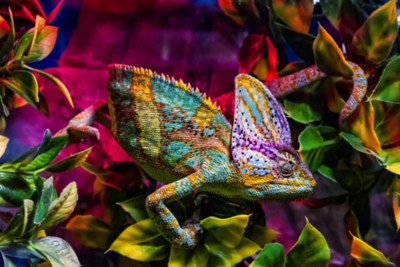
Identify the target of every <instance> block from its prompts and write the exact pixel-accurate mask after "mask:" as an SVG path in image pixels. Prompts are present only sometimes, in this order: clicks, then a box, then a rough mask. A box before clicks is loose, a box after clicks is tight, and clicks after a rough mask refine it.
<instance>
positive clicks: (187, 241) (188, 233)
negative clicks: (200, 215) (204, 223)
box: [177, 223, 204, 249]
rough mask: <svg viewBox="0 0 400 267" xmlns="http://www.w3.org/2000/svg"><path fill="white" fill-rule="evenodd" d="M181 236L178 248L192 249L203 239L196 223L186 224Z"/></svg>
mask: <svg viewBox="0 0 400 267" xmlns="http://www.w3.org/2000/svg"><path fill="white" fill-rule="evenodd" d="M182 231H183V234H182V236H181V239H180V240H179V242H178V244H177V245H178V246H179V247H180V248H186V249H193V248H195V247H196V246H197V244H198V243H199V242H200V240H201V239H202V237H203V234H204V230H203V228H201V226H200V225H199V224H198V223H195V224H187V225H185V226H184V227H183V228H182Z"/></svg>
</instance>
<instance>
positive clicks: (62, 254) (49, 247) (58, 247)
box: [30, 236, 81, 267]
mask: <svg viewBox="0 0 400 267" xmlns="http://www.w3.org/2000/svg"><path fill="white" fill-rule="evenodd" d="M30 246H31V247H32V248H34V249H35V250H36V251H38V252H40V254H42V255H43V256H44V257H45V258H46V259H47V260H48V261H49V262H50V264H51V266H52V267H65V266H69V267H75V266H76V267H79V266H81V264H80V263H79V259H78V257H77V256H76V254H75V252H74V250H73V249H72V248H71V246H70V245H69V244H68V243H67V242H66V241H65V240H63V239H61V238H59V237H55V236H46V237H43V238H39V239H34V240H32V241H31V242H30Z"/></svg>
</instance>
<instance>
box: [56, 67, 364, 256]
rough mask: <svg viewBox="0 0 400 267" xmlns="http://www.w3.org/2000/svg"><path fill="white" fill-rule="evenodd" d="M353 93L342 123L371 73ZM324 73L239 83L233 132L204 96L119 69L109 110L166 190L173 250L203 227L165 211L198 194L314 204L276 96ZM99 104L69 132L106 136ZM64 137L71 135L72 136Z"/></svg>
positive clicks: (122, 137)
mask: <svg viewBox="0 0 400 267" xmlns="http://www.w3.org/2000/svg"><path fill="white" fill-rule="evenodd" d="M351 66H352V67H353V70H354V89H353V93H352V95H351V97H350V99H349V100H348V101H347V103H346V104H345V107H344V108H343V110H342V112H341V116H340V118H341V119H342V120H344V119H345V118H346V117H347V116H348V115H349V114H351V112H353V111H354V109H355V108H356V106H357V105H358V103H359V102H360V101H361V99H362V97H363V94H365V90H366V78H365V75H364V74H363V72H362V69H361V68H360V67H358V66H357V65H356V64H353V63H351ZM324 76H325V74H324V73H323V72H321V71H319V70H318V69H317V68H316V67H310V68H308V69H305V70H303V71H300V72H297V73H295V74H292V75H289V76H286V77H282V78H279V79H277V80H276V81H272V82H271V83H269V87H270V88H271V89H269V88H268V87H267V86H265V84H263V83H261V82H260V81H259V80H257V79H256V78H254V77H252V76H249V75H246V74H240V75H238V76H237V77H236V78H235V107H234V118H233V125H231V123H230V122H229V121H228V120H227V119H226V118H225V117H224V115H223V114H222V113H221V110H220V108H219V107H218V106H217V105H216V104H215V103H213V102H212V101H211V99H210V98H208V97H207V96H206V95H204V94H202V93H201V92H200V91H199V89H198V88H193V87H191V86H190V84H185V83H184V82H183V81H182V80H179V81H178V80H175V79H174V78H172V77H169V76H167V75H163V74H161V75H158V74H157V73H155V72H153V71H151V70H149V69H143V68H137V67H132V66H128V65H120V64H114V65H111V66H110V79H109V85H108V101H107V102H108V108H109V111H110V115H111V131H112V134H113V136H114V137H115V138H116V140H117V141H118V142H119V144H120V145H121V146H122V147H123V148H124V149H125V150H126V151H127V152H128V154H129V155H130V156H131V157H132V158H133V159H134V160H135V162H136V163H137V164H138V165H139V166H140V167H141V168H142V169H143V170H144V171H145V172H146V173H147V174H148V175H149V176H150V177H151V178H154V179H156V180H158V181H160V182H162V183H163V184H164V186H162V187H160V188H158V189H157V190H156V191H155V192H153V193H151V194H150V195H149V196H148V197H147V198H146V209H147V212H148V214H149V216H150V218H151V219H152V220H153V222H154V223H155V225H156V227H157V228H158V230H159V231H160V233H161V234H162V235H163V236H164V237H165V238H166V239H167V240H168V241H169V242H170V243H171V244H172V245H174V246H177V247H180V248H185V249H191V248H194V247H195V246H196V245H197V243H198V242H199V239H200V233H201V232H202V229H201V227H200V226H199V225H198V224H196V223H190V224H186V225H183V226H181V225H180V224H179V222H178V221H177V219H176V218H175V216H174V215H173V214H172V213H171V211H170V210H169V209H168V207H167V206H166V204H167V203H168V202H170V201H174V200H177V199H180V198H182V197H184V196H187V195H189V194H191V193H192V192H194V191H205V192H211V193H215V194H219V195H222V196H225V197H229V198H242V199H246V200H253V201H263V200H297V199H302V198H305V197H307V196H308V195H309V194H311V192H312V191H313V189H314V187H315V185H316V182H315V180H314V179H313V177H312V174H311V172H310V171H309V169H308V168H307V167H306V165H305V164H304V162H303V161H302V160H301V158H300V156H299V154H298V153H297V151H296V150H295V149H294V148H293V147H292V140H291V134H290V128H289V124H288V122H287V120H286V117H285V115H284V113H283V110H282V108H281V107H280V106H279V103H278V101H277V100H276V98H275V97H276V96H281V95H284V94H287V93H290V92H291V91H293V90H297V89H298V88H300V87H301V86H304V85H306V84H307V83H309V82H310V81H312V80H316V79H320V78H322V77H324ZM100 106H101V104H97V105H94V106H91V107H89V108H88V109H86V110H85V111H83V112H82V113H81V114H78V116H76V117H75V118H74V119H73V120H72V121H71V122H70V125H69V127H67V129H68V131H72V132H73V131H77V132H79V131H81V132H85V133H86V134H87V135H94V136H96V137H98V136H99V133H98V131H97V129H96V128H93V127H90V126H88V125H89V124H91V123H92V121H93V119H94V114H95V113H96V110H97V109H98V108H99V107H100ZM64 132H65V130H64Z"/></svg>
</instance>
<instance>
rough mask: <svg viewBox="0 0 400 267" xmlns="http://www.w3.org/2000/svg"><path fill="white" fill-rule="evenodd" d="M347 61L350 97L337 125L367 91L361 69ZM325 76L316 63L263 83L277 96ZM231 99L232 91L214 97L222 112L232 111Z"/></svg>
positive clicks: (340, 123)
mask: <svg viewBox="0 0 400 267" xmlns="http://www.w3.org/2000/svg"><path fill="white" fill-rule="evenodd" d="M348 63H349V65H350V67H351V68H352V70H353V77H352V79H353V89H352V92H351V94H350V97H349V98H348V100H347V101H346V103H345V104H344V106H343V108H342V109H341V111H340V114H339V125H344V122H345V121H346V119H347V118H348V117H349V116H350V115H351V114H352V113H353V112H354V111H355V109H356V108H357V107H358V104H359V103H360V102H361V101H362V100H363V98H364V96H365V94H366V93H367V87H368V82H367V76H366V74H365V73H364V71H363V69H362V68H361V67H360V66H359V65H357V64H356V63H353V62H351V61H348ZM327 76H328V75H327V74H326V73H324V72H323V71H321V70H320V69H319V68H318V67H317V66H316V65H313V66H310V67H307V68H305V69H303V70H300V71H297V72H295V73H293V74H290V75H286V76H283V77H280V78H277V79H274V80H271V81H266V82H264V84H265V85H266V87H267V88H268V89H269V90H270V91H271V93H272V94H273V95H274V96H275V97H276V98H279V97H282V96H285V95H288V94H290V93H292V92H294V91H297V90H299V89H301V88H302V87H304V86H306V85H308V84H310V83H311V82H313V81H316V80H319V79H322V78H324V77H327ZM232 99H233V96H232V93H231V92H229V93H226V94H224V95H222V96H220V97H218V98H217V99H215V102H216V103H217V104H219V105H220V106H221V108H222V109H223V111H224V114H230V113H232V109H233V104H232V102H233V101H229V100H232ZM228 116H229V115H228Z"/></svg>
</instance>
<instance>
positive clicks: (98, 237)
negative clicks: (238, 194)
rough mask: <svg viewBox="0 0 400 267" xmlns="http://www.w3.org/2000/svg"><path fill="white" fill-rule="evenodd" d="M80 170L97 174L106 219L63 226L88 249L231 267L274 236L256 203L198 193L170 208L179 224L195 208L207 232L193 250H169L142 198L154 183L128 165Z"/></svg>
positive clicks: (81, 220) (174, 263)
mask: <svg viewBox="0 0 400 267" xmlns="http://www.w3.org/2000/svg"><path fill="white" fill-rule="evenodd" d="M83 166H84V168H85V169H86V170H87V171H89V172H92V173H94V174H95V175H96V177H97V179H96V182H95V185H94V186H95V191H96V192H97V193H98V194H99V195H100V197H101V199H102V203H103V207H104V209H105V217H104V218H97V217H94V216H91V215H77V216H75V217H73V218H72V219H71V220H70V221H69V223H68V225H67V228H68V229H69V230H70V231H72V232H74V233H75V234H76V236H77V237H78V239H79V241H80V242H81V243H82V244H83V245H85V246H87V247H91V248H95V249H101V250H106V251H107V252H111V251H114V252H117V253H118V254H120V255H123V256H125V257H127V258H129V259H131V260H132V261H141V262H149V264H151V263H154V264H155V266H158V265H157V264H161V263H160V262H162V263H163V264H165V265H168V266H191V265H196V264H199V260H200V261H201V264H203V265H204V266H234V265H236V264H238V263H240V262H242V261H243V260H244V259H246V258H249V257H251V256H252V255H253V254H254V253H256V252H257V251H259V250H261V247H263V246H264V245H265V244H267V243H269V242H271V241H273V240H275V238H276V237H277V235H278V233H277V232H276V231H274V230H272V229H269V228H267V227H265V218H264V215H263V212H262V209H261V206H260V205H259V204H257V205H256V206H254V203H247V202H240V203H235V202H233V201H227V200H225V199H223V198H221V197H218V196H211V195H207V194H203V193H202V194H199V195H196V196H191V197H187V198H185V199H183V200H181V201H179V202H178V203H175V202H173V203H170V204H169V208H170V209H171V210H172V212H174V214H177V215H178V216H179V220H180V221H185V220H187V219H190V218H191V214H190V213H191V212H190V211H191V210H193V209H194V210H195V212H194V213H196V214H198V215H199V217H200V218H202V219H201V220H200V225H201V226H202V228H203V229H204V230H205V233H204V236H203V238H202V240H201V243H200V244H199V245H198V246H197V247H196V248H195V249H193V250H182V249H179V248H176V247H171V245H170V244H169V243H168V242H167V241H166V240H165V239H164V238H163V237H162V236H161V235H160V233H159V232H158V230H157V229H156V228H155V225H154V224H153V222H152V220H150V219H149V218H148V215H147V212H146V209H145V197H146V196H147V195H148V194H149V192H152V191H154V190H155V188H156V184H149V183H147V182H148V180H146V179H142V178H144V177H143V174H142V173H141V172H140V171H139V169H137V167H136V166H135V165H134V164H132V163H127V162H124V163H122V162H121V163H114V164H112V165H110V166H109V167H108V168H106V169H101V168H98V167H95V166H92V165H90V164H88V163H85V164H84V165H83ZM127 170H129V171H127ZM127 176H130V177H127ZM128 182H129V183H128ZM116 203H117V205H118V206H116V205H115V204H116ZM194 203H196V204H195V205H194ZM193 205H194V206H193ZM118 207H120V208H118ZM127 213H128V214H129V217H127V216H126V214H127ZM185 214H186V215H185ZM250 214H252V215H250ZM131 264H132V262H131Z"/></svg>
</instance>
